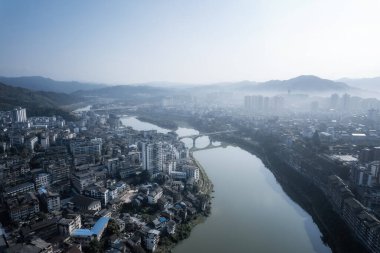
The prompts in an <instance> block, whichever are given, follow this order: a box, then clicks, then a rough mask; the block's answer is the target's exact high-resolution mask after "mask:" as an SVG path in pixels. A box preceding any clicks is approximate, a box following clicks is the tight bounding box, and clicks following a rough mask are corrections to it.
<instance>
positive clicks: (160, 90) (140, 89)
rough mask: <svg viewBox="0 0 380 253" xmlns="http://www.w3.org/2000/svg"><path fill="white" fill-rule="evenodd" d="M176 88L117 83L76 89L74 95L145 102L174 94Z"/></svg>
mask: <svg viewBox="0 0 380 253" xmlns="http://www.w3.org/2000/svg"><path fill="white" fill-rule="evenodd" d="M174 90H175V89H173V88H164V87H151V86H144V85H117V86H109V87H105V88H100V89H96V90H88V91H83V90H81V91H76V92H74V93H72V95H74V96H77V97H101V98H112V99H122V100H128V101H129V102H131V103H133V102H144V100H146V101H150V100H151V99H157V98H158V97H164V96H166V95H169V94H172V93H173V92H174Z"/></svg>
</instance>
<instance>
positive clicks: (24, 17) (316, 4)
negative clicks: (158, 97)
mask: <svg viewBox="0 0 380 253" xmlns="http://www.w3.org/2000/svg"><path fill="white" fill-rule="evenodd" d="M379 13H380V1H379V0H357V1H351V0H333V1H332V0H313V1H312V0H247V1H246V0H233V1H230V0H214V1H212V0H191V1H189V0H170V1H169V0H167V1H166V0H151V1H145V0H134V1H132V0H131V1H128V0H120V1H118V0H110V1H105V0H104V1H98V0H82V1H76V0H66V1H58V0H45V1H42V0H40V1H36V0H28V1H25V0H0V75H1V76H34V75H39V76H45V77H50V78H53V79H56V80H77V81H90V82H97V83H110V84H123V83H125V84H126V83H142V82H150V81H169V82H182V83H216V82H227V81H241V80H253V81H266V80H271V79H289V78H292V77H295V76H298V75H303V74H312V75H317V76H320V77H323V78H329V79H338V78H342V77H351V78H360V77H373V76H380V15H379Z"/></svg>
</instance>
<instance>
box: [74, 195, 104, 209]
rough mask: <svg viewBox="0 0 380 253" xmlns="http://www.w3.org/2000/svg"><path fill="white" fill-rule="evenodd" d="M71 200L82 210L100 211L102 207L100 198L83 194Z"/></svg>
mask: <svg viewBox="0 0 380 253" xmlns="http://www.w3.org/2000/svg"><path fill="white" fill-rule="evenodd" d="M70 202H71V203H72V204H73V205H74V206H75V207H76V208H78V209H79V210H81V211H100V210H101V209H102V205H101V203H100V200H97V199H93V198H88V197H85V196H81V195H76V196H74V197H73V198H72V199H71V200H70Z"/></svg>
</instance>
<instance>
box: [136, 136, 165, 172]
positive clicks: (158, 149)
mask: <svg viewBox="0 0 380 253" xmlns="http://www.w3.org/2000/svg"><path fill="white" fill-rule="evenodd" d="M141 152H142V161H143V164H142V166H143V169H144V170H149V171H162V169H163V164H164V152H163V149H162V143H161V142H157V143H141Z"/></svg>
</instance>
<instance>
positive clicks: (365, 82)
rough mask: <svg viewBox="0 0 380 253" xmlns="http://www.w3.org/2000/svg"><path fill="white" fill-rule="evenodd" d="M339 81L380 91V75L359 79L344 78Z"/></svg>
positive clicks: (364, 88)
mask: <svg viewBox="0 0 380 253" xmlns="http://www.w3.org/2000/svg"><path fill="white" fill-rule="evenodd" d="M338 81H340V82H344V83H347V84H348V85H350V86H352V87H355V88H359V89H363V90H369V91H377V92H380V77H373V78H359V79H350V78H342V79H339V80H338Z"/></svg>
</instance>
